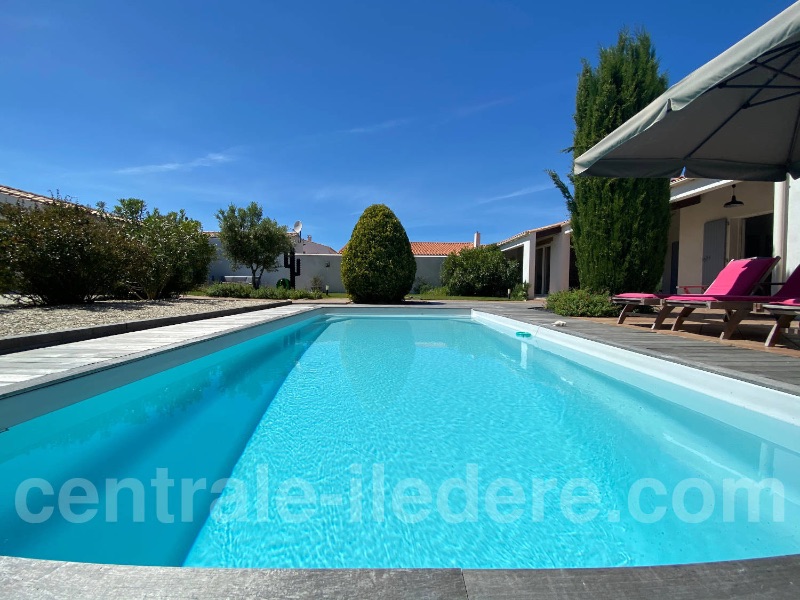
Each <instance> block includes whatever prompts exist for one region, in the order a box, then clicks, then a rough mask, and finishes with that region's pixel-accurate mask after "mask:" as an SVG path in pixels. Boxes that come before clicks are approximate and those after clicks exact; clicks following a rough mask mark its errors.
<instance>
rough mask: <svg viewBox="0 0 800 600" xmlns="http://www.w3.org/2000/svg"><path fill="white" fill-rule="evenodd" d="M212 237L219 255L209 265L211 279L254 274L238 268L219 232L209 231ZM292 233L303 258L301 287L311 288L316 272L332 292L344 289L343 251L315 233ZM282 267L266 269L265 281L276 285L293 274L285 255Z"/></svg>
mask: <svg viewBox="0 0 800 600" xmlns="http://www.w3.org/2000/svg"><path fill="white" fill-rule="evenodd" d="M206 235H208V238H209V241H210V242H211V243H212V244H213V245H214V246H215V247H216V249H217V255H216V257H215V258H214V260H213V261H212V262H211V266H210V267H209V274H208V277H209V280H210V281H212V282H215V281H224V278H225V277H231V276H236V277H242V276H245V277H250V276H251V273H250V269H249V268H247V267H240V268H239V269H234V268H233V267H232V266H231V263H230V261H229V260H228V258H227V257H226V256H225V254H224V253H223V251H222V242H221V241H220V239H219V233H218V232H216V231H207V232H206ZM286 235H288V236H289V237H290V238H291V239H292V242H293V244H294V251H295V257H296V258H297V259H299V260H300V275H299V276H298V277H297V281H296V285H297V287H298V288H302V289H308V288H310V287H311V280H312V279H313V278H314V277H315V276H316V277H319V278H320V279H321V280H322V285H323V289H324V286H325V285H328V286H329V289H330V291H331V292H339V291H344V288H343V286H342V276H341V273H340V271H341V268H340V267H341V259H342V257H341V255H340V254H339V253H338V252H336V250H334V249H333V248H331V247H330V246H326V245H325V244H320V243H319V242H315V241H313V239H312V238H311V236H310V235H309V236H307V237H306V238H303V237H302V236H301V235H298V234H297V233H295V232H293V231H290V232H288V233H287V234H286ZM278 263H279V264H280V265H281V267H280V268H279V269H278V270H277V271H264V274H263V275H262V276H261V285H263V286H271V287H275V284H277V283H278V280H279V279H283V278H284V277H285V278H287V279H288V278H289V270H288V269H286V268H284V267H283V256H281V257H280V258H278Z"/></svg>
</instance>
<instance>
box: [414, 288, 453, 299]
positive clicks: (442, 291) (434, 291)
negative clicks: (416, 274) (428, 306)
mask: <svg viewBox="0 0 800 600" xmlns="http://www.w3.org/2000/svg"><path fill="white" fill-rule="evenodd" d="M419 295H420V296H436V297H441V296H449V295H450V294H449V293H448V291H447V288H446V287H444V286H441V287H431V286H428V289H426V290H425V291H424V292H420V294H419Z"/></svg>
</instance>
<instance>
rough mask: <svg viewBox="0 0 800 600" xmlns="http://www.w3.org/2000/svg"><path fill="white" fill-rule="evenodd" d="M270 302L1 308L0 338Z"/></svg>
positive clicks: (138, 302) (127, 302)
mask: <svg viewBox="0 0 800 600" xmlns="http://www.w3.org/2000/svg"><path fill="white" fill-rule="evenodd" d="M271 303H272V301H269V300H232V299H229V298H194V297H191V296H190V297H185V298H179V299H177V300H113V301H103V302H95V303H93V304H80V305H75V306H22V307H17V306H9V305H0V337H6V336H9V335H22V334H28V333H40V332H43V331H58V330H61V329H75V328H77V327H89V326H92V325H109V324H111V323H124V322H125V321H140V320H142V319H154V318H157V317H174V316H176V315H189V314H195V313H201V312H208V311H212V310H223V309H226V308H235V307H237V306H251V305H253V304H265V305H268V304H271Z"/></svg>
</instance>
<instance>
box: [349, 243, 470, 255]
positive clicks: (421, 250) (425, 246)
mask: <svg viewBox="0 0 800 600" xmlns="http://www.w3.org/2000/svg"><path fill="white" fill-rule="evenodd" d="M345 248H347V244H345V245H344V246H343V247H342V249H341V250H339V254H341V253H342V252H344V249H345ZM464 248H472V242H411V252H412V253H413V254H414V256H447V255H448V254H452V253H453V252H459V251H461V250H463V249H464Z"/></svg>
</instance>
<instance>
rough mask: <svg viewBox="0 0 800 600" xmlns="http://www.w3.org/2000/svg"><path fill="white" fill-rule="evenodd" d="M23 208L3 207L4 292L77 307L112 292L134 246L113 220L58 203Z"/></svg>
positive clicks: (0, 272) (0, 259)
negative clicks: (76, 305)
mask: <svg viewBox="0 0 800 600" xmlns="http://www.w3.org/2000/svg"><path fill="white" fill-rule="evenodd" d="M54 200H55V202H53V203H52V204H47V205H43V206H33V207H24V206H22V205H21V204H0V265H2V268H1V269H0V279H2V280H3V281H2V287H3V290H4V291H7V292H12V291H13V292H16V293H19V294H22V295H24V296H28V297H30V298H31V299H32V300H33V301H34V302H40V303H44V304H77V303H81V302H90V301H92V300H93V299H95V298H97V297H99V296H104V295H108V294H111V293H113V291H114V290H115V289H116V288H117V287H118V285H119V283H120V281H121V280H122V279H123V278H124V275H125V272H126V270H127V267H128V265H129V264H130V256H131V254H132V253H133V252H134V251H135V249H136V247H137V246H136V243H135V241H134V240H133V239H132V238H131V237H130V235H129V234H128V233H127V232H126V231H125V230H124V229H123V228H121V227H119V225H118V223H116V222H115V221H114V220H112V219H109V218H108V217H107V216H105V215H103V214H98V213H95V212H92V211H90V210H87V209H86V208H85V207H83V206H80V205H77V204H70V203H68V202H66V201H64V200H63V199H60V198H56V199H54Z"/></svg>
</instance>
